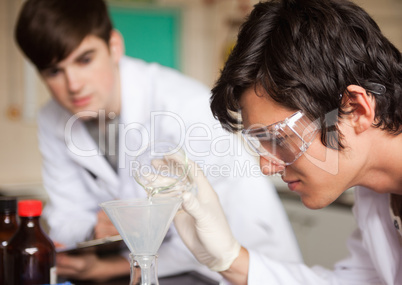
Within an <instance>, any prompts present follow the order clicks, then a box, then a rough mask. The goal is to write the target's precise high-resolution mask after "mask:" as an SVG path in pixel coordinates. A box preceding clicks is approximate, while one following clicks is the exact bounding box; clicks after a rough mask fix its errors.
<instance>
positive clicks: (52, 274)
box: [5, 200, 57, 285]
mask: <svg viewBox="0 0 402 285" xmlns="http://www.w3.org/2000/svg"><path fill="white" fill-rule="evenodd" d="M41 214H42V202H41V201H39V200H24V201H19V202H18V215H19V217H20V225H19V228H18V230H17V232H16V233H15V235H14V236H13V237H12V238H11V240H10V241H9V243H8V245H7V247H6V251H5V252H6V254H5V257H6V262H7V265H6V268H7V272H8V273H7V274H6V277H7V280H6V281H7V282H6V285H14V284H19V285H33V284H35V285H36V284H56V281H57V280H56V279H57V276H56V250H55V247H54V244H53V242H52V241H51V240H50V238H49V237H48V236H47V235H46V233H45V232H44V231H43V229H42V227H41V225H40V215H41Z"/></svg>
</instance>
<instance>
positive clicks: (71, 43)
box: [15, 0, 113, 70]
mask: <svg viewBox="0 0 402 285" xmlns="http://www.w3.org/2000/svg"><path fill="white" fill-rule="evenodd" d="M112 29H113V27H112V23H111V20H110V18H109V15H108V11H107V7H106V4H105V2H104V1H102V0H84V1H82V0H27V1H26V2H25V4H24V5H23V7H22V10H21V12H20V14H19V17H18V20H17V24H16V29H15V38H16V41H17V43H18V45H19V46H20V48H21V50H22V51H23V52H24V54H25V55H26V56H27V57H28V58H29V59H30V60H31V61H32V63H33V64H34V65H35V66H36V68H37V69H38V70H43V69H45V68H47V67H49V66H50V65H52V64H55V63H57V62H59V61H61V60H63V59H64V58H66V57H67V56H68V55H69V54H70V53H71V52H72V51H73V50H74V49H75V48H77V47H78V46H79V45H80V43H81V42H82V40H83V39H84V38H85V37H86V36H88V35H94V36H97V37H99V38H101V39H102V40H104V41H105V42H106V44H108V43H109V39H110V34H111V31H112Z"/></svg>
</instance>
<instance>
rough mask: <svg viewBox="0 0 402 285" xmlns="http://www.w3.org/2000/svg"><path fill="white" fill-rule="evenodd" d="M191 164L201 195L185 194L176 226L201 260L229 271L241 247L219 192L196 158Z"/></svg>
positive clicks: (189, 175)
mask: <svg viewBox="0 0 402 285" xmlns="http://www.w3.org/2000/svg"><path fill="white" fill-rule="evenodd" d="M188 163H189V173H188V178H189V179H190V180H193V182H194V183H195V184H196V186H197V188H198V195H197V196H195V195H194V194H193V193H190V192H186V193H184V194H183V204H182V207H183V209H184V211H179V212H178V213H177V214H176V217H175V219H174V223H175V226H176V229H177V231H178V233H179V235H180V236H181V238H182V239H183V241H184V243H185V244H186V246H187V247H188V248H189V249H190V251H191V252H192V253H193V254H194V256H195V257H196V258H197V260H198V261H199V262H200V263H202V264H204V265H206V266H208V267H209V269H211V270H213V271H224V270H227V269H229V267H230V266H231V264H232V263H233V261H234V260H235V259H236V258H237V256H238V255H239V252H240V247H241V246H240V244H239V243H238V241H237V240H236V239H235V238H234V237H233V234H232V232H231V230H230V227H229V224H228V222H227V220H226V217H225V214H224V212H223V209H222V206H221V205H220V203H219V198H218V195H217V194H216V193H215V191H214V189H212V187H211V185H210V184H209V182H208V180H207V178H206V177H205V175H204V173H203V171H202V170H201V169H200V168H199V166H198V165H197V164H196V163H194V162H193V161H190V160H189V161H188Z"/></svg>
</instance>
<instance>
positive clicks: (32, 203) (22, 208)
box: [18, 200, 42, 217]
mask: <svg viewBox="0 0 402 285" xmlns="http://www.w3.org/2000/svg"><path fill="white" fill-rule="evenodd" d="M41 214H42V202H41V201H39V200H23V201H19V202H18V215H19V216H20V217H38V216H40V215H41Z"/></svg>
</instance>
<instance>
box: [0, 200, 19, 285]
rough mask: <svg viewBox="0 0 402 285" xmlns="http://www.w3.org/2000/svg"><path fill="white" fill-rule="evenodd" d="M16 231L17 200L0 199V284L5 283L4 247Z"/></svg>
mask: <svg viewBox="0 0 402 285" xmlns="http://www.w3.org/2000/svg"><path fill="white" fill-rule="evenodd" d="M17 229H18V222H17V199H16V198H14V197H0V284H4V283H5V275H4V274H5V272H6V271H5V264H6V263H5V258H4V251H5V247H6V246H7V244H8V241H9V240H10V238H11V237H12V236H13V235H14V234H15V232H16V231H17Z"/></svg>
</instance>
